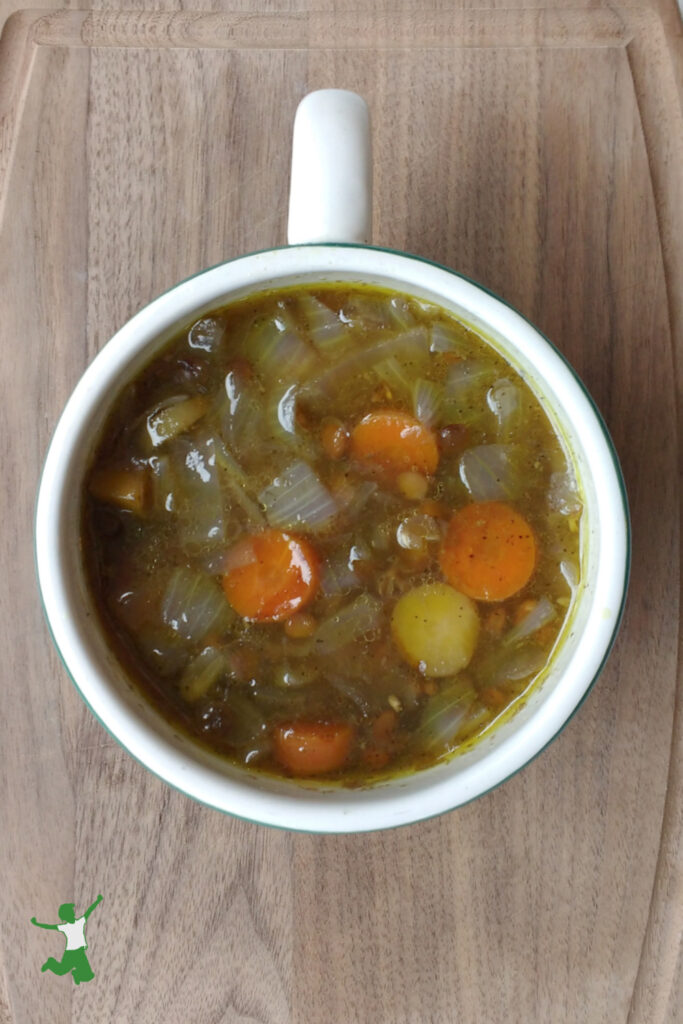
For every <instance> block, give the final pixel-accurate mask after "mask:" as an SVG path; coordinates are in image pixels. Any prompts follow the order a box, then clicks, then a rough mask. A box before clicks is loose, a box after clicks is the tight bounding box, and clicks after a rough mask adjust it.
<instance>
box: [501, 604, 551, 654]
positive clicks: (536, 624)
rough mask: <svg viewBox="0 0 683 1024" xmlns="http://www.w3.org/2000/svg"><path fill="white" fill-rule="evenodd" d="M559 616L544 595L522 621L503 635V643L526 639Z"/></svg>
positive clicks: (513, 642)
mask: <svg viewBox="0 0 683 1024" xmlns="http://www.w3.org/2000/svg"><path fill="white" fill-rule="evenodd" d="M556 618H557V611H556V609H555V608H554V607H553V605H552V603H551V602H550V601H549V600H548V598H547V597H542V598H541V599H540V601H538V602H537V603H536V604H535V605H534V607H533V608H532V609H531V611H530V612H527V614H526V615H525V616H524V618H523V619H522V620H521V622H518V623H517V625H516V626H513V627H512V629H511V630H510V631H509V632H508V633H506V635H505V636H504V637H503V643H504V644H506V645H508V646H509V645H510V644H516V643H519V642H520V640H526V638H527V637H529V636H531V635H532V634H533V633H535V632H536V631H537V630H539V629H542V628H543V626H547V625H548V623H550V622H552V621H553V620H554V619H556Z"/></svg>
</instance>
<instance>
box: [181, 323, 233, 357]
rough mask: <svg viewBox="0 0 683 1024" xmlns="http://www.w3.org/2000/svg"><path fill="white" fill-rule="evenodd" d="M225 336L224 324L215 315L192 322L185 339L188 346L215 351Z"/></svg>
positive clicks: (204, 350)
mask: <svg viewBox="0 0 683 1024" xmlns="http://www.w3.org/2000/svg"><path fill="white" fill-rule="evenodd" d="M224 337H225V324H224V323H223V321H222V320H217V319H216V318H215V317H204V318H203V319H202V320H197V322H196V323H195V324H192V327H190V330H189V331H188V335H187V340H188V343H189V345H190V348H195V349H201V350H202V352H215V351H216V350H217V349H218V348H219V347H220V344H221V342H222V341H223V338H224Z"/></svg>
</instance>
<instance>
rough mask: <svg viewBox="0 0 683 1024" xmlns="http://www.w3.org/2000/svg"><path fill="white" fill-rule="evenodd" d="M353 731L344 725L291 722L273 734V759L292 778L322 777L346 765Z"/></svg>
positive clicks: (279, 727)
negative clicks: (293, 776) (287, 771)
mask: <svg viewBox="0 0 683 1024" xmlns="http://www.w3.org/2000/svg"><path fill="white" fill-rule="evenodd" d="M352 741H353V729H352V728H351V726H350V725H347V724H345V723H344V722H337V723H330V722H291V723H289V724H287V725H279V726H278V727H277V729H275V732H274V733H273V744H274V748H275V756H276V758H277V759H278V761H279V762H280V764H281V765H283V767H285V768H287V769H288V770H289V771H290V772H292V774H294V775H322V774H324V773H326V772H333V771H336V770H337V769H338V768H341V767H342V765H343V764H344V762H345V761H346V759H347V757H348V755H349V751H350V749H351V743H352Z"/></svg>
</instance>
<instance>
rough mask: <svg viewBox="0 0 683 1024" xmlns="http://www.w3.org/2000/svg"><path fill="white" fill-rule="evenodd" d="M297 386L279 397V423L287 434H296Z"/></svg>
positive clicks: (290, 387)
mask: <svg viewBox="0 0 683 1024" xmlns="http://www.w3.org/2000/svg"><path fill="white" fill-rule="evenodd" d="M296 393H297V387H296V384H290V386H289V387H288V388H287V389H286V390H285V391H284V392H283V393H282V394H278V397H277V422H278V423H279V424H280V426H281V428H282V430H283V431H284V432H285V434H296Z"/></svg>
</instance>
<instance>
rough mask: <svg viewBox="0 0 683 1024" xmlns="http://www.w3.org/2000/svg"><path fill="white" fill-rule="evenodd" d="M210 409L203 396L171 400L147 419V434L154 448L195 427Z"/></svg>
mask: <svg viewBox="0 0 683 1024" xmlns="http://www.w3.org/2000/svg"><path fill="white" fill-rule="evenodd" d="M207 408H208V402H207V400H206V398H204V397H203V396H202V395H193V396H192V397H191V398H185V397H178V398H171V399H169V400H168V401H167V402H165V403H164V404H163V405H162V406H160V407H159V408H157V409H155V410H154V412H152V413H150V414H149V416H148V417H147V434H148V437H149V440H150V441H151V442H152V447H154V448H157V447H158V446H159V445H160V444H163V443H164V441H170V440H171V438H173V437H178V435H179V434H184V433H185V431H186V430H189V429H190V427H192V426H194V424H195V423H196V422H197V420H200V419H201V418H202V416H203V415H204V413H205V412H206V410H207Z"/></svg>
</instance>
